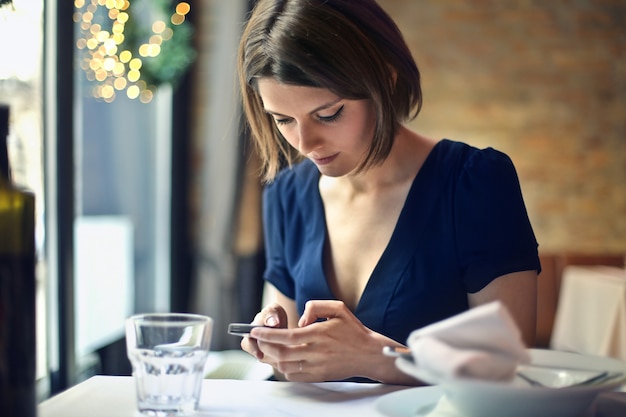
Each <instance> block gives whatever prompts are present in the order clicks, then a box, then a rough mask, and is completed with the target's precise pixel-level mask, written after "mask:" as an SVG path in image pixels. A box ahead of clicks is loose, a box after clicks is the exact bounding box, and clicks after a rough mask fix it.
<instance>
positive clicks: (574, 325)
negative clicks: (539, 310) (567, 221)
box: [550, 266, 626, 360]
mask: <svg viewBox="0 0 626 417" xmlns="http://www.w3.org/2000/svg"><path fill="white" fill-rule="evenodd" d="M550 345H551V348H552V349H557V350H566V351H574V352H579V353H586V354H591V355H599V356H610V357H614V358H617V359H622V360H626V270H624V269H620V268H615V267H605V266H594V267H589V266H567V267H566V268H565V269H564V270H563V279H562V283H561V292H560V296H559V304H558V307H557V312H556V317H555V321H554V330H553V333H552V339H551V342H550Z"/></svg>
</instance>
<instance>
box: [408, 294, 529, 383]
mask: <svg viewBox="0 0 626 417" xmlns="http://www.w3.org/2000/svg"><path fill="white" fill-rule="evenodd" d="M407 345H408V346H409V348H410V349H411V353H412V354H413V357H414V359H415V362H416V364H417V367H419V368H421V369H422V370H424V371H426V372H427V373H429V374H430V376H431V377H432V379H434V380H435V381H436V382H442V381H444V380H448V379H452V378H459V377H465V378H480V379H487V380H508V379H511V378H513V376H514V374H515V369H516V367H517V365H518V364H520V363H528V362H530V356H529V355H528V352H527V351H526V348H525V346H524V343H523V341H522V338H521V332H520V330H519V328H518V327H517V325H516V324H515V321H514V320H513V318H512V317H511V315H510V313H509V311H508V310H507V308H506V307H505V306H504V305H503V304H502V303H501V302H499V301H494V302H491V303H488V304H485V305H482V306H479V307H476V308H473V309H470V310H468V311H466V312H464V313H461V314H458V315H456V316H453V317H451V318H449V319H446V320H442V321H440V322H437V323H434V324H432V325H430V326H427V327H424V328H422V329H418V330H415V331H413V332H412V333H411V334H410V335H409V338H408V340H407ZM427 382H432V381H427Z"/></svg>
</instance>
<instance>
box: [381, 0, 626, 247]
mask: <svg viewBox="0 0 626 417" xmlns="http://www.w3.org/2000/svg"><path fill="white" fill-rule="evenodd" d="M379 3H380V4H381V5H382V6H383V7H384V8H385V9H386V10H387V11H388V12H389V13H390V14H391V15H392V17H394V18H395V19H396V21H397V23H398V25H399V26H400V29H401V30H402V31H403V33H404V35H405V37H406V39H407V42H408V43H409V45H410V47H411V49H412V51H413V53H414V56H415V58H416V60H417V63H418V65H419V66H420V69H421V72H422V78H423V89H424V96H425V98H424V108H423V111H422V113H421V114H420V116H419V117H418V118H417V120H416V121H414V122H413V123H412V127H413V128H414V129H416V130H418V131H420V132H422V133H426V134H429V135H431V136H435V137H448V138H452V139H459V140H463V141H465V142H468V143H471V144H473V145H476V146H479V147H484V146H492V147H495V148H497V149H500V150H502V151H504V152H506V153H508V154H509V155H510V156H511V158H512V159H513V162H514V163H515V165H516V167H517V169H518V173H519V176H520V180H521V182H522V191H523V193H524V197H525V199H526V204H527V207H528V211H529V215H530V218H531V221H532V223H533V226H534V228H535V233H536V235H537V239H538V240H539V244H540V250H541V251H543V252H555V251H569V252H582V253H624V252H626V1H623V0H550V1H533V0H379Z"/></svg>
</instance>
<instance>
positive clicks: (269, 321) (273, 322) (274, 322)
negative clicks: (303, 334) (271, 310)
mask: <svg viewBox="0 0 626 417" xmlns="http://www.w3.org/2000/svg"><path fill="white" fill-rule="evenodd" d="M265 324H266V325H268V326H272V327H273V326H276V325H277V324H278V319H277V318H276V317H275V316H269V317H268V318H267V319H266V320H265Z"/></svg>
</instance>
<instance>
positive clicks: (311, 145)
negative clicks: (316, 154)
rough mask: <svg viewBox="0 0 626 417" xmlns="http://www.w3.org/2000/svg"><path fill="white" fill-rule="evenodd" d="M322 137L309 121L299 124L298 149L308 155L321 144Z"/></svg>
mask: <svg viewBox="0 0 626 417" xmlns="http://www.w3.org/2000/svg"><path fill="white" fill-rule="evenodd" d="M319 142H320V137H319V135H318V134H317V132H316V130H315V128H314V127H313V126H311V125H310V124H309V123H300V124H299V125H298V150H299V151H300V153H302V154H303V155H307V154H308V153H310V152H311V151H312V150H314V149H315V148H316V147H318V146H319Z"/></svg>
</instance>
